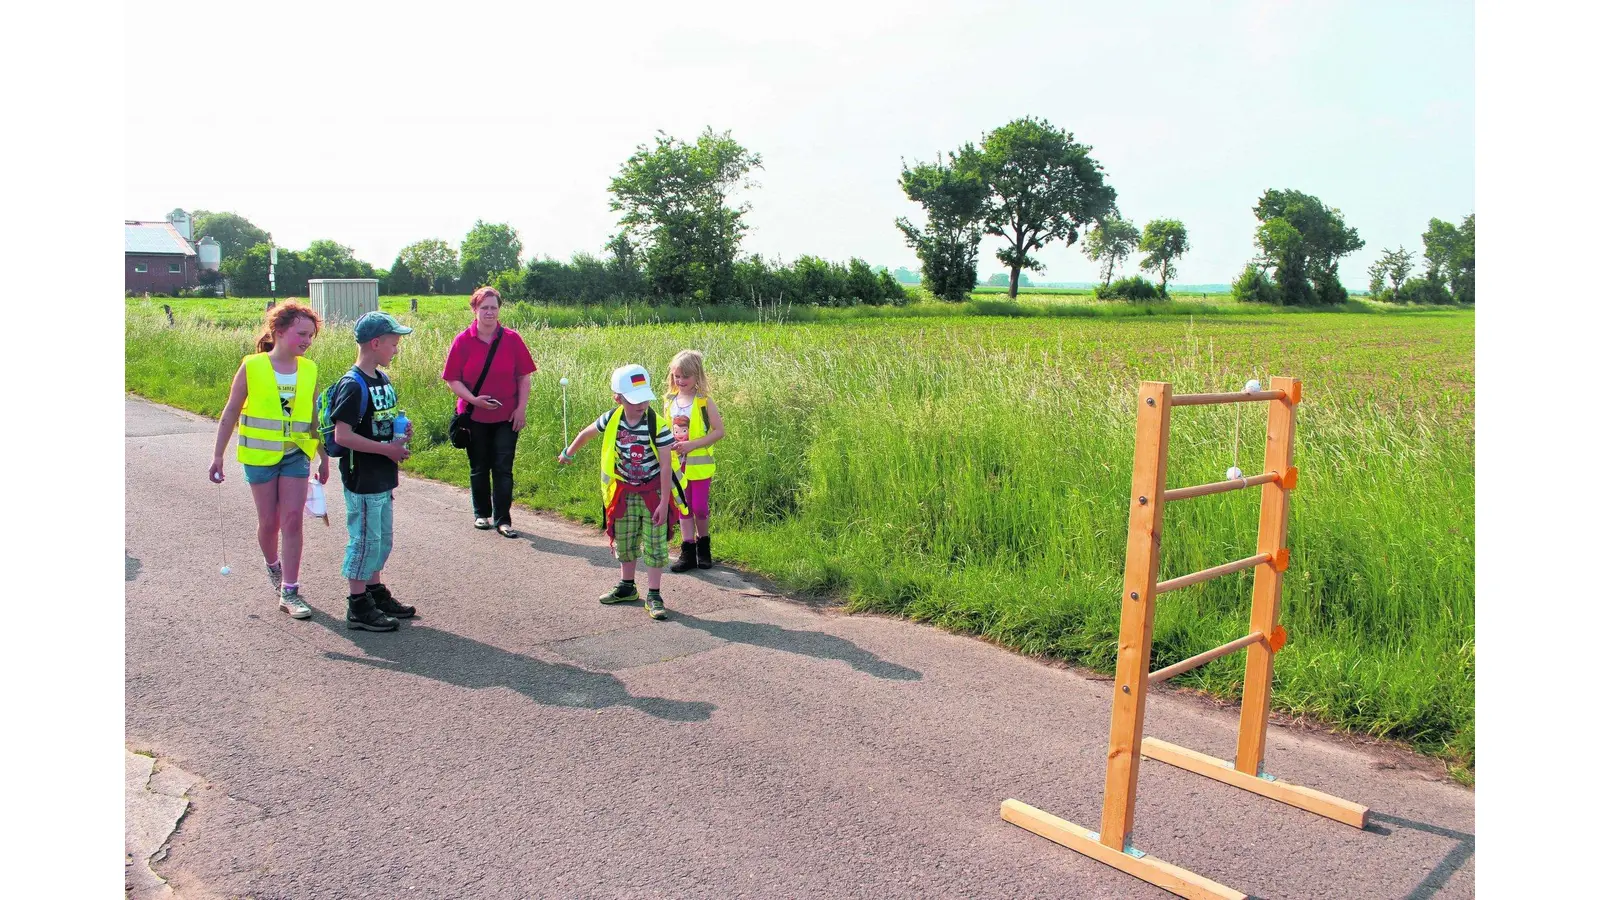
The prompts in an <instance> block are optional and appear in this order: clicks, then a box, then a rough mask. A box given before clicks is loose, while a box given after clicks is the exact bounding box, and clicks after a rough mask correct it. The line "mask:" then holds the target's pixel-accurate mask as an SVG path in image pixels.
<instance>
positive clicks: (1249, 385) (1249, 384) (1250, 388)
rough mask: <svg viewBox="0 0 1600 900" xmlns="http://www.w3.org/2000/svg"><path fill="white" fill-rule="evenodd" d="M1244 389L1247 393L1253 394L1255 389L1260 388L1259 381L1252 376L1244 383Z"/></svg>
mask: <svg viewBox="0 0 1600 900" xmlns="http://www.w3.org/2000/svg"><path fill="white" fill-rule="evenodd" d="M1244 390H1245V393H1247V394H1254V393H1255V392H1256V391H1259V390H1261V382H1259V381H1257V380H1255V379H1254V378H1252V379H1250V380H1249V381H1246V382H1245V383H1244Z"/></svg>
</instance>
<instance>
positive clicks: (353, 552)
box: [344, 488, 394, 581]
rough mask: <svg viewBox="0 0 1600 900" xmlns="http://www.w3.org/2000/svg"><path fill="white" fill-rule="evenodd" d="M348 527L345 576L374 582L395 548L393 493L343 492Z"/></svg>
mask: <svg viewBox="0 0 1600 900" xmlns="http://www.w3.org/2000/svg"><path fill="white" fill-rule="evenodd" d="M344 519H345V526H346V528H348V529H349V531H350V542H349V543H348V544H346V545H345V548H344V577H346V578H348V579H350V580H352V581H371V580H372V576H373V575H375V574H377V573H378V572H381V571H383V564H384V563H386V562H388V561H389V551H391V550H393V549H394V492H393V491H384V492H382V493H380V494H357V493H354V492H352V491H351V490H350V489H349V488H345V491H344Z"/></svg>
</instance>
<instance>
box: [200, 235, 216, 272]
mask: <svg viewBox="0 0 1600 900" xmlns="http://www.w3.org/2000/svg"><path fill="white" fill-rule="evenodd" d="M197 249H198V252H199V254H200V271H202V272H206V271H210V272H215V271H217V270H218V269H221V268H222V245H221V244H219V243H217V239H216V238H214V237H212V236H211V235H209V234H208V235H206V236H205V237H203V238H201V239H200V244H199V247H198V248H197Z"/></svg>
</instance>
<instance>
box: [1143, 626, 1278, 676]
mask: <svg viewBox="0 0 1600 900" xmlns="http://www.w3.org/2000/svg"><path fill="white" fill-rule="evenodd" d="M1266 639H1267V638H1266V635H1263V634H1262V633H1261V632H1259V631H1252V632H1250V633H1249V634H1247V635H1245V636H1244V637H1242V638H1239V639H1238V640H1234V641H1229V642H1227V643H1226V644H1223V645H1222V646H1221V647H1217V648H1215V649H1213V650H1207V651H1206V652H1204V653H1199V654H1196V655H1194V656H1191V657H1189V658H1188V659H1186V660H1184V661H1183V662H1179V663H1173V664H1172V665H1170V666H1167V667H1166V668H1165V669H1158V670H1156V671H1154V672H1151V673H1150V677H1149V678H1148V679H1146V681H1148V682H1149V683H1151V684H1155V683H1156V682H1158V681H1166V680H1167V679H1168V678H1171V677H1172V676H1174V675H1182V674H1183V673H1185V672H1187V671H1189V670H1190V669H1198V668H1200V667H1201V666H1203V665H1205V664H1206V663H1208V662H1211V661H1212V660H1214V659H1219V658H1221V657H1224V656H1227V655H1228V654H1229V653H1234V652H1237V651H1239V650H1243V649H1244V648H1246V647H1248V646H1250V645H1251V644H1254V643H1255V642H1256V641H1264V640H1266Z"/></svg>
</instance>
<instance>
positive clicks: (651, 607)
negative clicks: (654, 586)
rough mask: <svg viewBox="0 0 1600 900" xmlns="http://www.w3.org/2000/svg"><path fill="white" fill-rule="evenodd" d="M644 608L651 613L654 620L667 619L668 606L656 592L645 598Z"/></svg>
mask: <svg viewBox="0 0 1600 900" xmlns="http://www.w3.org/2000/svg"><path fill="white" fill-rule="evenodd" d="M644 608H645V609H646V610H647V611H648V612H649V613H650V618H652V619H665V618H666V617H667V606H666V604H664V603H662V602H661V595H660V594H658V593H656V592H654V591H651V592H650V596H649V597H646V598H645V601H644Z"/></svg>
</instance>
